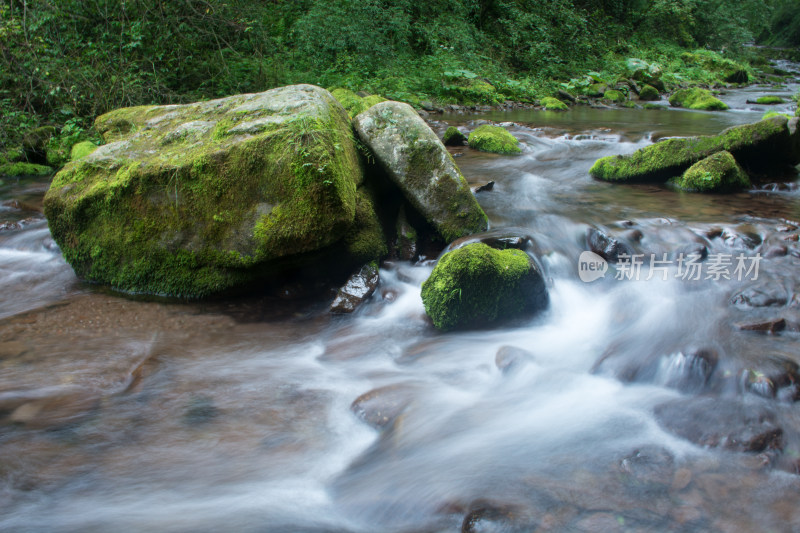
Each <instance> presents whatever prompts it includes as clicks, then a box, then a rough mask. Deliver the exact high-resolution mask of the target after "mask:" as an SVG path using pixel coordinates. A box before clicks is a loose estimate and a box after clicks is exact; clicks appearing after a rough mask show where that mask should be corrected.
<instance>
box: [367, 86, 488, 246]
mask: <svg viewBox="0 0 800 533" xmlns="http://www.w3.org/2000/svg"><path fill="white" fill-rule="evenodd" d="M353 123H354V125H355V128H356V131H357V132H358V135H359V137H360V138H361V140H362V142H363V143H364V144H366V145H367V146H368V147H369V148H370V150H371V151H372V153H373V155H374V156H375V160H376V161H377V162H378V163H379V164H380V166H381V168H382V169H383V170H384V171H385V172H386V174H387V175H388V177H389V179H390V180H391V181H392V182H393V183H394V184H395V185H397V187H398V188H399V189H400V190H401V191H402V193H403V195H404V196H405V198H406V200H408V202H409V203H410V204H411V205H412V206H413V207H414V208H415V209H416V210H417V211H419V213H420V214H422V215H423V216H424V217H425V218H426V220H427V221H428V222H429V223H430V224H431V225H432V226H433V227H434V228H435V229H436V231H438V232H439V234H440V235H441V236H442V237H443V238H444V239H445V240H446V241H448V242H449V241H452V240H454V239H457V238H459V237H463V236H464V235H469V234H472V233H476V232H479V231H484V230H485V229H486V227H487V226H488V219H487V218H486V214H485V213H484V212H483V209H481V207H480V205H478V202H477V200H475V197H474V196H473V195H472V192H471V191H470V189H469V185H468V184H467V181H466V180H465V179H464V176H463V175H462V174H461V171H460V170H459V169H458V167H457V166H456V164H455V161H454V160H453V157H452V156H451V155H450V154H449V153H448V152H447V149H446V148H445V147H444V145H443V144H442V142H441V141H440V140H439V138H438V137H437V136H436V134H435V133H434V132H433V130H431V128H430V127H429V126H428V125H427V124H426V123H425V121H424V120H422V118H421V117H420V116H419V115H418V114H417V112H416V111H414V108H412V107H411V106H410V105H408V104H403V103H400V102H392V101H388V102H381V103H379V104H376V105H375V106H373V107H371V108H370V109H368V110H367V111H365V112H363V113H360V114H359V115H357V116H356V117H355V119H353Z"/></svg>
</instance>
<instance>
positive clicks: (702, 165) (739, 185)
mask: <svg viewBox="0 0 800 533" xmlns="http://www.w3.org/2000/svg"><path fill="white" fill-rule="evenodd" d="M673 184H674V185H675V186H676V187H678V188H680V189H683V190H686V191H691V192H733V191H739V190H742V189H746V188H748V187H750V178H748V177H747V173H745V171H744V170H743V169H742V167H740V166H739V164H738V163H737V162H736V160H735V159H734V158H733V156H732V155H731V153H730V152H728V151H727V150H723V151H721V152H717V153H716V154H714V155H710V156H708V157H706V158H705V159H703V160H702V161H698V162H697V163H695V164H694V165H692V166H691V167H689V169H688V170H687V171H686V172H684V173H683V175H682V176H681V177H680V178H677V179H676V180H674V182H673Z"/></svg>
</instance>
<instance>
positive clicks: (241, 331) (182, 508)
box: [0, 85, 800, 533]
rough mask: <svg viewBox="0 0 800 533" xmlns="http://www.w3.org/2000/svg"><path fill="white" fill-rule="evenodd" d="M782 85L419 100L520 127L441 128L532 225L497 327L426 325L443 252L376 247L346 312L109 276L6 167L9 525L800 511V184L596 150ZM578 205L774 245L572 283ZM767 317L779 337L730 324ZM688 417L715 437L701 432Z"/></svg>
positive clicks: (340, 526)
mask: <svg viewBox="0 0 800 533" xmlns="http://www.w3.org/2000/svg"><path fill="white" fill-rule="evenodd" d="M797 88H798V87H797V85H791V86H788V87H787V88H786V90H785V91H777V94H781V95H783V96H789V95H791V94H793V93H794V92H796V91H797ZM774 92H776V90H775V89H770V88H759V87H751V88H747V89H742V90H735V91H730V92H729V93H728V94H726V95H724V96H723V99H724V100H725V101H727V102H728V103H729V104H730V105H731V106H732V109H731V110H730V111H728V112H724V113H704V112H690V111H681V110H674V109H664V110H632V109H590V108H574V109H572V110H570V111H568V112H565V113H553V112H544V111H515V112H494V113H489V114H482V115H472V116H470V115H453V116H434V117H431V119H432V120H431V123H432V126H433V127H434V129H435V130H436V131H437V132H438V133H440V134H441V133H442V132H443V131H444V129H445V128H446V127H447V125H457V126H465V127H466V128H467V129H471V128H472V127H474V125H475V124H476V123H477V122H479V121H481V120H490V121H494V122H498V123H509V124H507V126H508V127H509V129H510V130H511V131H512V132H513V133H514V134H515V135H516V136H517V137H518V138H519V139H520V140H521V141H522V143H523V154H522V155H520V156H517V157H507V156H506V157H504V156H496V155H492V154H484V153H479V152H475V151H471V150H469V149H468V148H456V149H453V153H454V154H456V155H457V159H456V162H457V163H458V164H459V166H460V167H461V169H462V171H463V172H464V174H465V175H466V177H467V178H468V180H469V181H470V182H471V183H472V184H474V185H477V184H482V183H485V182H487V181H490V180H492V181H495V182H496V185H495V186H494V188H493V190H492V191H488V192H481V193H478V199H479V201H480V203H481V205H482V206H483V207H484V209H485V210H486V212H487V214H488V215H489V218H490V221H491V225H492V229H493V230H495V231H512V232H514V233H516V234H525V235H530V236H532V237H533V239H534V241H535V247H536V249H537V250H538V253H539V254H540V257H541V259H542V262H543V264H544V266H545V268H546V271H547V274H548V276H549V278H550V296H551V305H550V308H549V309H548V310H547V311H546V312H545V313H544V314H542V315H540V316H538V317H536V318H535V319H532V320H527V321H524V322H519V323H514V324H511V325H508V326H506V327H503V328H499V329H492V330H486V331H470V332H457V333H447V334H442V333H438V332H436V331H435V330H434V329H433V327H432V326H431V325H430V323H429V321H428V320H427V318H426V317H425V313H424V309H423V306H422V302H421V299H420V285H421V283H422V282H423V281H424V280H425V279H426V278H427V276H428V275H429V274H430V272H431V269H432V263H433V261H432V260H433V259H435V258H427V260H423V261H420V262H418V263H415V264H412V263H404V262H395V263H386V264H385V265H383V267H382V270H381V284H380V287H379V288H378V291H377V292H376V294H375V296H374V297H373V298H372V300H371V301H370V302H369V303H368V304H367V305H366V306H364V307H363V308H362V309H360V310H359V311H358V312H357V313H356V314H355V315H353V316H344V317H337V316H331V315H329V314H328V313H327V307H326V305H327V304H328V303H329V300H324V299H323V300H315V301H302V302H300V303H298V302H293V301H289V300H287V299H282V298H280V297H279V296H276V295H264V296H256V297H251V298H245V299H237V300H229V301H221V302H206V303H196V302H195V303H180V302H169V301H167V302H164V301H152V300H146V299H133V298H129V297H124V296H120V295H117V294H112V293H109V292H108V291H104V290H101V289H99V288H97V287H93V286H90V285H87V284H83V283H81V282H80V281H78V280H77V279H76V278H75V276H74V274H73V273H72V270H71V269H70V268H69V266H68V265H66V264H65V263H64V261H63V259H62V258H61V256H60V253H59V251H58V249H57V247H56V246H55V244H54V243H53V242H52V240H51V239H50V236H49V232H48V230H47V225H46V222H45V221H44V219H43V216H42V215H41V198H42V196H43V194H44V192H45V190H46V188H47V180H40V181H36V180H32V181H31V180H25V181H23V180H19V181H16V180H5V183H3V184H2V185H0V223H6V225H5V226H4V228H3V229H1V230H0V288H1V289H2V290H1V291H0V530H2V531H14V532H26V531H32V532H33V531H36V532H38V531H54V532H91V531H98V532H101V531H131V532H135V531H142V532H144V531H148V532H150V531H165V532H189V531H220V530H226V531H245V532H247V531H253V532H256V531H258V532H261V531H264V532H267V531H268V532H275V531H278V532H283V531H297V532H373V531H389V532H409V533H410V532H427V531H430V532H434V531H459V530H460V529H461V528H462V527H463V528H464V531H542V532H543V531H558V532H560V531H587V532H588V531H592V532H597V531H653V532H657V531H686V532H695V531H696V532H706V531H724V532H727V531H776V532H784V531H786V532H789V531H797V530H800V506H798V503H800V496H798V494H800V492H799V491H800V476H798V475H797V467H798V463H797V461H798V458H800V410H798V409H799V408H798V407H797V404H795V403H794V401H793V400H794V394H795V392H797V393H798V397H800V392H798V391H797V390H796V388H795V389H793V388H792V387H793V386H795V384H794V383H793V382H792V383H784V382H779V379H778V378H777V377H775V376H779V377H781V376H785V375H791V372H793V371H794V370H791V369H792V368H794V367H792V366H791V365H792V364H794V365H796V364H797V363H798V362H800V350H798V348H799V347H800V333H797V330H798V329H800V302H798V300H797V294H798V292H800V275H798V272H800V270H798V267H800V259H799V258H798V257H800V245H798V242H797V239H798V238H800V237H798V235H800V229H798V225H800V191H798V190H797V188H796V187H795V186H794V184H793V183H791V182H789V183H785V177H783V176H776V177H775V184H774V185H770V186H765V187H761V188H759V189H754V190H752V191H749V192H746V193H741V194H735V195H730V196H716V195H693V194H686V193H680V192H675V191H672V190H669V189H666V188H664V187H659V186H652V185H637V186H619V185H617V186H614V185H609V184H606V183H600V182H596V181H593V180H592V179H591V178H590V177H589V176H588V169H589V167H590V166H591V165H592V163H593V162H594V161H595V160H596V159H597V158H598V157H602V156H605V155H612V154H618V153H630V152H633V151H634V150H636V149H637V148H640V147H642V146H645V145H647V144H649V143H651V142H653V141H654V140H655V139H658V138H661V137H665V136H678V135H680V136H684V135H697V134H710V133H716V132H718V131H720V130H721V129H723V128H725V127H728V126H731V125H737V124H743V123H747V122H753V121H756V120H758V119H759V118H760V117H761V115H762V114H763V113H764V111H765V110H766V109H767V108H766V107H762V106H755V105H751V104H747V100H748V99H753V98H755V97H756V96H758V95H761V94H765V93H770V94H771V93H774ZM665 105H666V103H665ZM789 107H790V106H788V105H786V106H783V108H781V109H778V110H788V109H789ZM590 227H591V228H596V229H599V230H601V231H602V232H604V233H606V234H608V235H610V236H614V237H616V238H618V239H621V240H624V241H625V242H628V243H629V244H630V246H631V247H632V248H633V249H634V250H635V251H636V252H637V253H641V254H645V255H646V256H647V257H650V254H651V253H652V254H656V255H657V257H661V256H662V254H667V256H666V257H669V258H674V254H675V253H676V252H677V251H680V250H682V249H687V248H686V247H687V246H688V247H692V246H698V245H699V246H703V247H705V248H706V250H707V251H708V254H709V257H712V256H714V255H716V256H717V257H722V256H729V257H731V258H735V257H737V256H741V257H743V258H753V257H755V256H756V254H760V255H761V256H764V257H765V259H763V260H762V261H760V263H759V271H758V279H753V273H752V272H751V273H750V275H749V276H744V277H742V279H737V277H736V276H735V275H731V276H729V277H731V278H732V279H724V278H721V279H706V277H705V275H703V276H701V279H699V280H687V279H683V278H681V276H680V275H679V273H678V270H677V265H676V264H675V263H674V262H672V263H671V264H670V265H669V266H668V268H667V270H665V271H664V275H665V276H664V277H666V278H667V279H666V280H665V279H663V278H662V276H661V275H656V276H652V279H649V280H648V279H645V278H646V275H645V274H646V273H647V271H648V268H643V270H642V272H643V275H642V276H640V279H639V280H635V279H631V280H617V279H615V271H614V269H613V268H612V269H611V270H610V271H609V272H608V273H607V275H606V277H605V278H603V279H599V280H597V281H594V282H592V283H584V282H582V281H581V280H580V279H579V276H578V257H579V255H580V253H581V252H582V251H584V250H585V249H586V235H587V231H588V230H589V228H590ZM511 228H513V229H511ZM781 250H782V252H781ZM768 255H769V256H770V257H768V258H767V257H766V256H768ZM707 264H708V263H706V265H707ZM616 272H617V273H619V270H617V271H616ZM730 272H731V273H732V271H730ZM706 273H707V271H706V272H704V274H706ZM659 274H660V273H659ZM743 295H744V296H743ZM759 298H761V299H760V300H759ZM779 319H780V320H783V322H784V326H783V328H778V329H779V331H776V333H775V334H768V335H767V334H763V333H759V332H754V331H749V330H747V329H744V330H743V329H741V328H740V326H741V325H742V324H745V325H747V324H757V323H763V322H769V321H776V320H779ZM708 354H712V355H708ZM787 368H789V369H790V371H787V370H786V369H787ZM762 378H763V379H762ZM766 382H769V383H771V386H772V389H771V390H770V389H769V387H770V385H769V384H766ZM370 391H372V393H371V394H368V395H367V396H362V395H364V394H365V393H369V392H370ZM356 399H359V401H358V402H357V404H356V406H355V407H354V408H351V404H353V402H354V401H355V400H356ZM693 409H699V411H698V412H702V413H706V414H705V415H703V416H705V417H706V418H703V416H700V417H699V418H698V417H696V416H695V411H693ZM695 418H696V419H697V420H700V423H701V424H704V423H705V422H706V420H708V428H705V429H707V431H708V432H710V433H713V435H705V436H701V437H700V438H693V435H694V433H697V431H694V432H692V431H691V428H690V427H689V426H691V424H692V420H693V419H695ZM365 420H366V421H367V422H371V423H372V424H371V425H370V424H368V423H366V422H365ZM715 423H716V424H718V425H719V426H720V429H718V430H717V429H715V430H714V431H711V429H709V428H711V427H712V426H713V425H714V424H715ZM714 427H715V426H714ZM703 429H704V428H701V430H703ZM776 429H779V430H780V443H779V446H778V444H776V441H775V438H777V437H776ZM701 432H702V431H701ZM759 432H761V433H759ZM762 434H763V435H768V438H769V439H772V440H768V441H767V442H765V443H763V444H764V446H763V447H762V446H760V445H759V442H756V443H755V444H752V443H753V442H755V441H754V440H753V439H754V438H755V437H759V436H760V435H762ZM714 438H716V440H714ZM748 439H750V440H748ZM756 440H757V439H756ZM748 446H749V447H748Z"/></svg>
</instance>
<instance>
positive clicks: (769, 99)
mask: <svg viewBox="0 0 800 533" xmlns="http://www.w3.org/2000/svg"><path fill="white" fill-rule="evenodd" d="M785 102H786V101H785V100H784V99H783V98H781V97H780V96H761V97H759V98H757V99H756V103H757V104H760V105H777V104H783V103H785Z"/></svg>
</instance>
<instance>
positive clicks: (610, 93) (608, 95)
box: [603, 89, 625, 104]
mask: <svg viewBox="0 0 800 533" xmlns="http://www.w3.org/2000/svg"><path fill="white" fill-rule="evenodd" d="M603 98H605V99H606V100H609V101H611V102H614V103H615V104H621V103H622V102H624V101H625V95H624V94H622V91H618V90H616V89H609V90H607V91H606V92H605V93H604V94H603Z"/></svg>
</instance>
